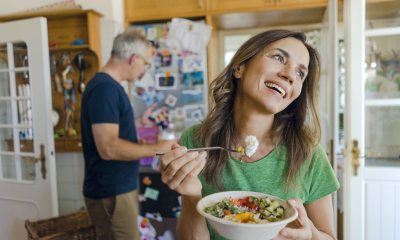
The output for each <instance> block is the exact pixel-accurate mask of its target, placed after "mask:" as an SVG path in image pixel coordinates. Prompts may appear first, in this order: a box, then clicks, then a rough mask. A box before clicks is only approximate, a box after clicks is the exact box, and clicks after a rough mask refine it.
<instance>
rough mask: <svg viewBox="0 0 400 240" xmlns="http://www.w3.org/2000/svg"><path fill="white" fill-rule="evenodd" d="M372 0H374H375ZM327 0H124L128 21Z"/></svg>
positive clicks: (325, 0)
mask: <svg viewBox="0 0 400 240" xmlns="http://www.w3.org/2000/svg"><path fill="white" fill-rule="evenodd" d="M375 1H376V0H375ZM327 3H328V0H250V1H249V0H175V1H172V0H146V1H143V0H125V18H126V21H127V22H128V23H129V22H137V21H148V20H159V19H169V18H172V17H197V16H206V15H210V14H211V15H214V14H220V13H230V12H251V11H263V10H277V9H292V8H308V7H322V6H326V5H327Z"/></svg>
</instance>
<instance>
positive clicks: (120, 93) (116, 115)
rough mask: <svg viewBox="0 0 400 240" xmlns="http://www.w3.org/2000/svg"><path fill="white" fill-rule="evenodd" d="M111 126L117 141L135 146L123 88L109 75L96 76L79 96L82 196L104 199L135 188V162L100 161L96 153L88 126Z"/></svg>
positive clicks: (98, 74)
mask: <svg viewBox="0 0 400 240" xmlns="http://www.w3.org/2000/svg"><path fill="white" fill-rule="evenodd" d="M96 123H115V124H118V125H119V137H120V138H121V139H125V140H128V141H131V142H134V143H137V136H136V128H135V125H134V113H133V109H132V106H131V104H130V101H129V98H128V96H127V94H126V93H125V91H124V88H123V87H122V86H121V85H120V84H119V83H118V82H117V81H115V80H114V79H112V78H111V76H110V75H108V74H106V73H96V75H95V76H94V77H93V78H92V80H90V82H89V83H88V84H87V86H86V88H85V91H84V92H83V96H82V106H81V132H82V146H83V155H84V158H85V178H84V183H83V195H84V196H85V197H87V198H94V199H100V198H107V197H111V196H115V195H118V194H123V193H126V192H130V191H132V190H134V189H136V188H137V186H138V161H120V160H103V159H102V158H101V157H100V155H99V152H98V151H97V148H96V144H95V141H94V137H93V131H92V124H96Z"/></svg>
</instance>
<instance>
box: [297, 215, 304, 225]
mask: <svg viewBox="0 0 400 240" xmlns="http://www.w3.org/2000/svg"><path fill="white" fill-rule="evenodd" d="M297 221H298V222H299V223H300V224H301V225H302V226H304V222H303V219H301V217H298V218H297Z"/></svg>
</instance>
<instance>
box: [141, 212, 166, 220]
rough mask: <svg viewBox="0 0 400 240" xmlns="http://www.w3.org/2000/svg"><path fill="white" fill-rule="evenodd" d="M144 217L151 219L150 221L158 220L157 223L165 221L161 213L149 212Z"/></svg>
mask: <svg viewBox="0 0 400 240" xmlns="http://www.w3.org/2000/svg"><path fill="white" fill-rule="evenodd" d="M144 216H145V217H147V218H149V219H153V220H156V221H157V222H162V221H163V218H162V216H161V214H160V213H159V212H155V213H149V212H147V213H146V214H145V215H144Z"/></svg>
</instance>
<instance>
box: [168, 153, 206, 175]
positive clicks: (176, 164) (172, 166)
mask: <svg viewBox="0 0 400 240" xmlns="http://www.w3.org/2000/svg"><path fill="white" fill-rule="evenodd" d="M198 155H199V153H198V152H188V153H186V154H185V155H183V156H181V157H179V158H176V159H175V160H173V161H171V162H170V163H169V164H168V165H167V166H165V168H164V170H163V178H162V179H163V181H166V182H167V181H169V180H171V179H172V178H174V177H175V174H176V173H177V172H178V171H180V170H181V168H182V167H183V166H184V165H185V164H187V163H188V162H191V161H193V159H195V158H196V157H197V156H198Z"/></svg>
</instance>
